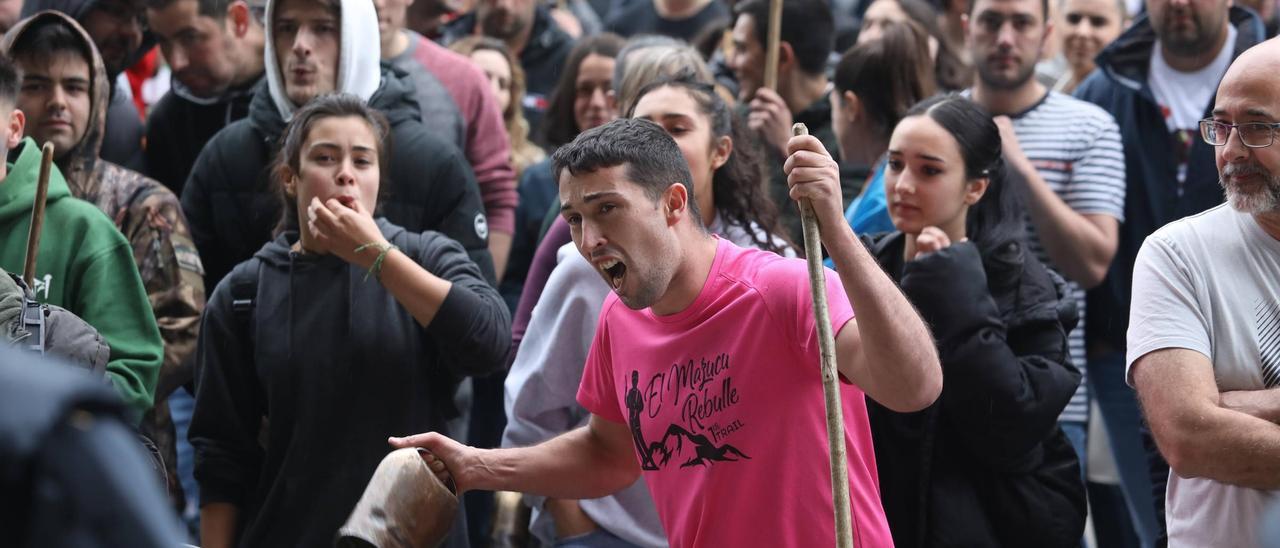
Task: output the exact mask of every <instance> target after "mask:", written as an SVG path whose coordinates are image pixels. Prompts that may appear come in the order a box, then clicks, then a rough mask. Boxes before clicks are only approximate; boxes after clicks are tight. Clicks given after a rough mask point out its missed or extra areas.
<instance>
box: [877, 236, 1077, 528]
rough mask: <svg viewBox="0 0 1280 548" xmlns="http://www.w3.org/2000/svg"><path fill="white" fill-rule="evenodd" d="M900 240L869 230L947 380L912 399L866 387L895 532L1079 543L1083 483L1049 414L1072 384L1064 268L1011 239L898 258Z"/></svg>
mask: <svg viewBox="0 0 1280 548" xmlns="http://www.w3.org/2000/svg"><path fill="white" fill-rule="evenodd" d="M905 243H906V237H905V236H904V235H903V234H902V233H900V232H896V233H893V234H889V235H882V236H878V237H877V238H876V239H874V240H868V246H869V248H870V250H871V252H872V254H873V255H875V257H876V258H877V260H878V261H879V262H880V264H881V266H883V267H884V268H885V270H886V271H887V272H888V273H889V275H890V276H891V277H893V278H894V279H895V280H896V281H897V282H898V283H899V285H900V286H901V287H902V291H903V292H904V293H905V294H906V296H907V298H908V299H909V300H910V301H911V302H912V303H913V304H914V305H915V306H916V307H917V309H919V311H920V315H921V316H922V317H923V318H924V320H925V321H926V322H928V324H929V326H930V327H931V329H932V330H933V334H934V337H935V338H936V340H937V344H938V353H939V357H940V359H941V361H942V375H943V382H942V395H941V396H940V397H939V398H938V401H937V402H935V403H934V404H933V405H932V406H930V407H929V408H928V409H925V410H923V411H920V412H917V413H896V412H893V411H890V410H889V409H887V408H885V407H883V406H881V405H879V404H877V403H876V402H875V401H873V400H871V399H870V398H868V399H867V412H868V415H869V417H870V421H871V432H872V436H873V438H874V442H875V449H876V463H877V466H878V468H879V472H880V496H881V499H882V500H883V502H884V510H885V515H886V516H887V517H888V519H889V528H890V529H891V530H892V532H893V537H894V544H895V545H897V546H899V547H900V548H919V547H926V546H929V547H932V546H1037V547H1057V546H1061V547H1067V546H1078V545H1079V543H1080V538H1081V535H1082V534H1083V532H1084V520H1085V492H1084V484H1083V482H1082V480H1081V477H1080V465H1079V462H1078V459H1077V457H1076V454H1075V452H1074V451H1073V450H1072V448H1071V445H1070V443H1069V442H1068V441H1067V439H1066V436H1065V435H1064V434H1063V433H1062V430H1060V429H1059V428H1058V425H1057V420H1058V415H1059V414H1060V413H1061V412H1062V409H1063V408H1064V407H1065V406H1066V405H1067V402H1068V401H1070V399H1071V395H1072V394H1074V393H1075V390H1076V387H1077V386H1078V385H1079V384H1080V372H1079V371H1078V370H1077V369H1076V368H1075V367H1074V366H1072V365H1071V362H1070V357H1069V355H1068V353H1067V332H1068V331H1070V329H1071V328H1073V327H1074V326H1075V323H1076V311H1075V305H1074V304H1073V301H1072V300H1071V299H1070V298H1066V299H1064V298H1062V295H1063V294H1064V289H1065V284H1064V282H1062V279H1061V278H1058V277H1057V276H1056V275H1054V274H1052V273H1050V271H1049V270H1048V269H1046V268H1045V267H1044V265H1042V264H1041V263H1040V262H1039V261H1037V260H1036V259H1035V257H1034V256H1032V255H1030V254H1029V253H1027V252H1025V251H1024V249H1025V248H1024V246H1019V245H1017V244H1007V245H1005V246H1000V247H999V248H998V249H1000V250H1001V251H1000V252H999V253H995V254H992V256H990V257H982V256H980V254H979V252H978V248H977V247H976V246H975V245H974V244H973V243H970V242H962V243H957V244H953V245H951V246H950V247H948V248H945V249H943V250H941V251H939V252H936V253H932V254H929V255H926V256H924V257H921V258H918V259H916V260H913V261H910V262H906V263H905V264H904V262H903V258H902V253H903V246H904V245H905ZM984 263H985V264H984Z"/></svg>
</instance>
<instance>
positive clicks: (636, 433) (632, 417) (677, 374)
mask: <svg viewBox="0 0 1280 548" xmlns="http://www.w3.org/2000/svg"><path fill="white" fill-rule="evenodd" d="M728 371H729V355H728V354H720V355H719V356H716V357H715V358H713V359H711V360H708V359H706V358H702V359H700V360H698V361H697V362H695V361H694V360H692V359H690V360H687V361H686V362H684V363H675V364H672V365H671V368H670V369H669V370H667V371H664V372H660V373H656V374H654V375H653V376H652V377H650V379H649V382H648V383H646V384H645V389H644V391H643V392H642V391H641V389H640V372H639V371H634V370H633V371H632V372H631V383H630V387H629V388H628V389H627V397H626V402H627V411H628V418H627V419H628V420H627V423H628V426H630V428H631V437H632V441H634V442H635V446H636V453H637V454H638V455H639V456H640V468H641V469H643V470H659V469H661V468H662V467H664V466H666V465H667V463H668V462H670V461H671V459H672V457H674V456H676V455H682V454H684V455H687V456H688V458H687V459H686V460H684V462H682V463H681V464H680V467H681V468H686V467H690V466H694V465H703V466H706V465H711V464H713V463H715V462H732V461H737V460H741V459H748V460H750V459H751V457H749V456H747V454H746V453H743V452H742V451H741V450H739V449H738V448H737V447H734V446H732V445H729V444H719V442H721V441H723V440H725V439H727V438H728V437H729V435H731V434H733V433H734V432H737V431H738V430H741V429H742V428H743V427H744V425H743V423H742V421H741V420H737V419H734V420H727V419H724V420H722V418H721V414H722V413H723V412H724V411H726V410H728V409H731V408H732V407H734V406H735V405H737V404H738V390H737V388H734V386H733V379H732V378H731V377H730V376H729V374H728ZM717 381H718V385H717V384H715V383H716V382H717ZM668 403H671V404H673V405H679V406H680V420H681V422H680V423H673V424H671V425H669V426H668V427H667V430H666V432H665V433H663V435H662V439H661V440H657V441H654V442H652V443H646V442H645V439H644V432H643V431H642V430H641V428H640V419H641V418H642V415H643V414H644V413H645V412H646V411H647V412H648V418H649V419H653V418H655V417H657V416H658V413H659V412H660V411H661V410H662V408H663V406H665V405H666V404H668ZM686 442H688V444H689V447H690V449H691V451H692V454H691V455H689V454H687V453H684V450H685V443H686Z"/></svg>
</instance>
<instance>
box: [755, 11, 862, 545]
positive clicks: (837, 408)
mask: <svg viewBox="0 0 1280 548" xmlns="http://www.w3.org/2000/svg"><path fill="white" fill-rule="evenodd" d="M773 1H774V2H775V3H777V2H778V1H779V0H773ZM791 133H792V134H793V135H808V134H809V128H808V127H806V126H805V125H804V124H796V125H794V126H791ZM800 223H801V228H802V229H803V231H804V255H805V261H806V262H808V264H809V294H810V295H812V296H813V318H814V323H816V324H817V326H818V350H819V351H820V352H821V354H822V393H823V395H824V396H825V401H826V406H827V449H828V450H829V452H830V455H831V494H832V496H833V497H834V498H835V507H836V546H838V547H840V548H853V523H852V521H851V516H852V513H851V504H850V502H849V469H848V467H847V465H848V459H847V457H846V456H845V449H844V411H843V409H844V408H843V407H841V405H840V379H839V371H838V370H837V369H836V341H835V336H834V335H833V334H832V332H831V316H830V315H828V311H827V278H826V274H825V273H824V269H823V267H822V235H821V233H820V231H819V228H818V217H817V216H815V215H814V213H813V204H812V203H810V202H809V200H807V199H804V200H800Z"/></svg>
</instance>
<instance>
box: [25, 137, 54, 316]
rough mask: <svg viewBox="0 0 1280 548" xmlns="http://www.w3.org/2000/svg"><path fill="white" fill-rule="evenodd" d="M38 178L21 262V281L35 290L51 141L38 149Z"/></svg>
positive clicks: (47, 184)
mask: <svg viewBox="0 0 1280 548" xmlns="http://www.w3.org/2000/svg"><path fill="white" fill-rule="evenodd" d="M40 152H41V156H40V178H39V179H38V180H37V181H36V201H35V204H34V205H33V206H32V208H31V227H30V229H29V230H28V231H27V258H26V261H24V262H23V264H22V281H24V282H26V283H27V287H28V288H29V289H31V291H32V292H35V290H36V286H35V281H36V254H37V253H38V252H39V251H40V230H41V228H43V227H44V205H45V200H46V199H47V198H48V197H49V171H50V170H51V169H52V168H53V143H45V144H44V146H43V147H41V149H40Z"/></svg>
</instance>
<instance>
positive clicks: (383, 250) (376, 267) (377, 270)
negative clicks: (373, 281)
mask: <svg viewBox="0 0 1280 548" xmlns="http://www.w3.org/2000/svg"><path fill="white" fill-rule="evenodd" d="M371 247H376V248H378V251H379V253H378V258H376V259H374V260H373V264H372V265H370V266H369V271H368V272H365V273H364V281H366V282H367V281H369V275H370V274H373V277H374V278H377V280H378V282H382V262H383V261H385V260H386V258H387V254H388V253H391V251H392V250H393V249H400V248H399V247H396V246H395V245H394V244H385V245H384V244H380V243H377V242H369V243H367V244H364V245H362V246H360V247H357V248H356V251H355V252H356V253H359V252H361V251H364V250H366V249H368V248H371Z"/></svg>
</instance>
